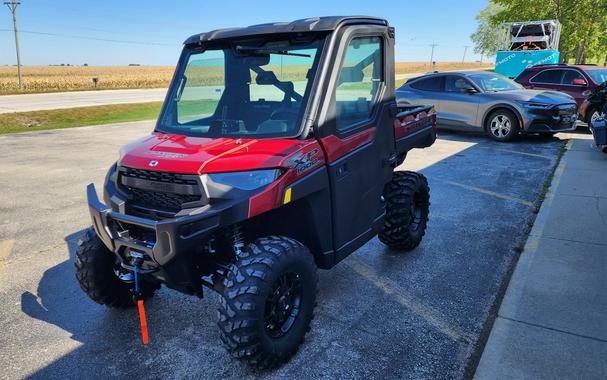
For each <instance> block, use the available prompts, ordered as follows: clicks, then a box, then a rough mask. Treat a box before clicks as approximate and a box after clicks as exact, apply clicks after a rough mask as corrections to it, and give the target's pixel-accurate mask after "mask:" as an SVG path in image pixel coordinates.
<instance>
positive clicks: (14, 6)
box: [4, 0, 23, 92]
mask: <svg viewBox="0 0 607 380" xmlns="http://www.w3.org/2000/svg"><path fill="white" fill-rule="evenodd" d="M4 4H5V5H6V6H7V7H8V9H10V10H11V12H12V13H13V29H14V30H15V48H16V49H17V75H18V76H19V92H22V91H23V81H22V79H21V57H20V56H19V30H18V29H17V5H19V4H21V2H20V1H18V0H11V1H5V2H4Z"/></svg>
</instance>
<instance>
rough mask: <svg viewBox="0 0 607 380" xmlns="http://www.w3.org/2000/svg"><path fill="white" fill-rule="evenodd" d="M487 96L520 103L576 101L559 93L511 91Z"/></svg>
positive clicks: (491, 93) (490, 93) (489, 93)
mask: <svg viewBox="0 0 607 380" xmlns="http://www.w3.org/2000/svg"><path fill="white" fill-rule="evenodd" d="M486 94H488V95H490V96H493V97H496V98H500V99H507V100H512V101H519V102H534V103H542V104H563V103H575V100H574V99H573V97H571V95H568V94H565V93H563V92H559V91H546V90H525V89H521V90H511V91H499V92H487V93H486Z"/></svg>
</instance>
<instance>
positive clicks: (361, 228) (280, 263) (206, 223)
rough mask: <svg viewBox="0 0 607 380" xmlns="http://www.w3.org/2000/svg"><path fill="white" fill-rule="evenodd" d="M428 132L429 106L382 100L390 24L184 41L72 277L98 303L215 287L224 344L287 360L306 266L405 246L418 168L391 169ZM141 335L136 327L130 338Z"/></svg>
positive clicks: (304, 291) (303, 327)
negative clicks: (146, 130) (149, 128)
mask: <svg viewBox="0 0 607 380" xmlns="http://www.w3.org/2000/svg"><path fill="white" fill-rule="evenodd" d="M435 139H436V125H435V114H434V111H433V109H432V106H402V107H399V106H398V105H397V104H396V102H395V98H394V29H393V28H391V27H390V26H388V23H387V21H385V20H382V19H377V18H372V17H321V18H310V19H305V20H298V21H294V22H291V23H276V24H263V25H255V26H250V27H247V28H238V29H222V30H216V31H212V32H209V33H203V34H199V35H195V36H192V37H190V38H189V39H187V40H186V41H185V46H184V49H183V53H182V55H181V58H180V59H179V63H178V65H177V68H176V72H175V76H174V78H173V80H172V82H171V85H170V88H169V91H168V94H167V97H166V100H165V102H164V106H163V108H162V112H161V114H160V116H159V119H158V122H157V124H156V127H155V129H154V132H153V133H152V134H150V135H149V136H146V137H144V138H142V139H140V140H138V141H135V142H133V143H131V144H129V145H126V146H125V147H124V148H123V149H122V150H121V152H120V158H119V160H118V162H117V163H116V164H115V165H113V166H112V167H111V168H110V170H109V173H108V174H107V177H106V180H105V185H104V197H103V198H104V201H105V204H104V203H102V202H101V201H100V200H99V199H98V197H97V193H96V191H95V188H94V186H93V185H92V184H90V185H89V186H88V188H87V196H88V204H89V210H90V213H91V216H92V220H93V228H92V229H90V230H89V231H87V233H86V235H85V237H84V238H83V239H82V240H81V242H80V247H79V249H78V251H77V254H76V277H77V279H78V281H79V283H80V285H81V287H82V289H83V290H84V291H85V292H86V293H87V294H88V295H89V297H90V298H92V299H93V300H94V301H96V302H98V303H100V304H105V305H107V306H109V307H128V306H132V305H134V300H135V301H137V303H139V304H140V306H141V302H142V301H143V300H145V299H147V298H149V297H151V296H152V295H153V294H154V291H155V290H156V289H158V288H159V287H160V285H161V284H165V285H166V286H168V287H169V288H172V289H175V290H178V291H180V292H183V293H186V294H191V295H196V296H198V297H202V296H203V289H204V288H205V287H206V288H209V289H212V290H215V291H216V292H218V293H219V294H220V296H221V306H220V308H219V321H218V326H219V329H220V333H221V338H222V340H223V342H224V343H225V345H226V347H227V349H228V351H229V352H230V353H231V354H232V355H234V356H235V357H237V358H241V359H244V360H246V361H247V362H248V363H249V364H251V365H254V366H259V367H273V366H277V365H280V364H281V363H283V362H284V361H286V360H288V359H289V358H290V357H291V356H292V355H293V354H294V352H295V351H296V350H297V348H298V346H299V345H300V343H301V342H302V341H303V338H304V335H305V334H306V332H307V331H308V329H309V326H310V321H311V320H312V317H313V312H314V306H315V303H316V291H317V290H316V288H317V280H318V279H317V268H323V269H329V268H331V267H333V266H334V265H336V264H337V263H338V262H339V261H341V260H343V259H344V258H345V257H347V256H348V255H349V254H350V253H352V252H354V251H355V250H356V249H358V248H359V247H361V246H362V245H363V244H365V243H366V242H367V241H368V240H369V239H371V238H372V237H373V236H375V235H376V234H379V239H380V240H381V241H382V242H384V243H385V244H387V245H388V246H390V247H392V248H394V249H402V250H410V249H413V248H415V247H416V246H417V245H418V244H419V243H420V242H421V239H422V237H423V235H424V232H425V229H426V223H427V220H428V212H429V204H430V202H429V188H428V184H427V181H426V179H425V178H424V177H423V176H422V175H421V174H417V173H413V172H404V171H397V172H395V171H394V168H395V167H396V166H398V165H399V164H400V163H402V162H403V160H404V159H405V156H406V154H407V152H408V151H409V150H411V149H413V148H424V147H428V146H430V145H432V144H433V142H434V141H435ZM144 340H145V338H144Z"/></svg>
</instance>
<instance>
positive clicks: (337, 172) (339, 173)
mask: <svg viewBox="0 0 607 380" xmlns="http://www.w3.org/2000/svg"><path fill="white" fill-rule="evenodd" d="M347 173H348V168H347V167H346V164H343V165H341V166H339V167H338V168H337V169H336V170H335V178H342V177H344V176H345V175H346V174H347Z"/></svg>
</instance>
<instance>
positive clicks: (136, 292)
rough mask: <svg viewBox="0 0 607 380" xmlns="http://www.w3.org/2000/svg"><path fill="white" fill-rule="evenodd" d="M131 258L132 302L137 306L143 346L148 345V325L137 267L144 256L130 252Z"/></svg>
mask: <svg viewBox="0 0 607 380" xmlns="http://www.w3.org/2000/svg"><path fill="white" fill-rule="evenodd" d="M131 257H132V258H133V277H134V280H135V287H134V289H133V301H135V303H136V304H137V309H138V310H139V324H140V325H141V341H142V342H143V344H144V345H146V344H148V343H149V337H148V323H147V319H146V317H145V307H144V305H143V297H142V296H141V288H140V287H139V267H140V266H141V263H142V262H143V258H144V254H143V253H140V252H136V251H131Z"/></svg>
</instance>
